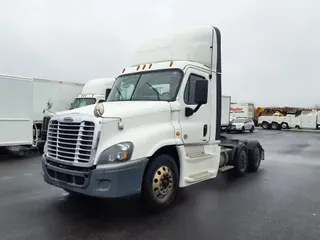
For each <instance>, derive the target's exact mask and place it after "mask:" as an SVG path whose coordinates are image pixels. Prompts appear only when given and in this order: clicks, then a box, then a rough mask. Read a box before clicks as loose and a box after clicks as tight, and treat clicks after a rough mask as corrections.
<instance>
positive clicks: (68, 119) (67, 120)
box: [63, 117, 73, 122]
mask: <svg viewBox="0 0 320 240" xmlns="http://www.w3.org/2000/svg"><path fill="white" fill-rule="evenodd" d="M63 121H66V122H73V119H72V118H71V117H65V118H64V119H63Z"/></svg>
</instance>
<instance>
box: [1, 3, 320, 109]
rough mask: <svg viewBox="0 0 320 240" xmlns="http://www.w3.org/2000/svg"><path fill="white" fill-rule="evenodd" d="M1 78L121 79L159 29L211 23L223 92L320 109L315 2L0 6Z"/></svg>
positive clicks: (319, 27) (319, 24)
mask: <svg viewBox="0 0 320 240" xmlns="http://www.w3.org/2000/svg"><path fill="white" fill-rule="evenodd" d="M0 11H1V14H0V57H1V58H0V73H5V74H13V75H20V76H30V77H40V78H48V79H57V80H66V81H76V82H86V81H87V80H89V79H92V78H98V77H116V76H117V75H118V74H119V73H120V71H121V70H122V68H123V67H125V66H126V65H128V64H129V62H130V58H131V56H132V54H133V51H134V49H135V47H136V46H138V45H139V44H141V43H143V42H145V41H147V40H149V39H150V38H152V37H154V36H159V35H160V34H161V32H162V31H164V30H166V29H168V28H172V27H177V26H188V25H203V24H205V25H207V24H209V25H214V26H217V27H218V28H220V31H221V34H222V57H223V59H222V64H223V77H222V80H223V94H224V95H230V96H231V97H232V100H233V101H251V102H254V103H255V104H256V105H260V106H270V105H281V106H284V105H290V106H292V105H295V106H313V105H315V104H320V94H319V92H320V14H319V13H320V2H319V1H317V0H288V1H285V0H242V1H239V0H226V1H215V0H210V1H209V0H197V1H191V0H171V1H170V0H162V1H150V0H130V1H129V0H118V1H107V0H87V1H84V0H20V1H19V0H0Z"/></svg>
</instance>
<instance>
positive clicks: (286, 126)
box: [281, 122, 289, 129]
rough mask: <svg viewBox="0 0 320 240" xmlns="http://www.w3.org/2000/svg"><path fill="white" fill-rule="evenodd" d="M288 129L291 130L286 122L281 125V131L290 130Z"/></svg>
mask: <svg viewBox="0 0 320 240" xmlns="http://www.w3.org/2000/svg"><path fill="white" fill-rule="evenodd" d="M288 128H289V126H288V123H285V122H283V123H281V129H288Z"/></svg>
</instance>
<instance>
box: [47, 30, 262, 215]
mask: <svg viewBox="0 0 320 240" xmlns="http://www.w3.org/2000/svg"><path fill="white" fill-rule="evenodd" d="M221 74H222V73H221V37H220V31H219V29H218V28H215V27H211V26H199V27H192V28H187V29H184V30H181V31H176V32H175V33H173V34H172V35H167V36H164V38H163V39H162V40H158V41H152V42H150V44H145V45H143V46H142V48H141V49H140V50H138V51H137V52H136V55H135V58H134V60H133V62H132V64H131V66H128V67H126V68H124V69H123V71H122V73H121V74H120V75H119V76H118V77H117V79H116V82H115V84H114V86H113V88H112V90H111V92H110V94H109V97H108V99H107V101H106V102H104V103H100V104H97V105H91V106H87V107H82V108H78V109H73V110H70V111H67V112H64V114H62V115H56V116H53V117H52V118H51V120H50V123H49V128H48V136H47V141H46V145H45V148H44V154H43V156H42V170H43V178H44V181H46V182H47V183H48V184H51V185H54V186H57V187H59V188H62V189H65V190H66V191H67V192H69V193H71V194H76V195H77V194H80V195H87V196H95V197H103V198H116V197H123V196H128V195H133V194H140V196H141V198H142V200H143V202H144V203H145V205H144V206H147V207H149V208H150V209H153V210H162V209H164V208H166V207H167V206H169V205H170V204H171V203H172V201H173V200H174V198H175V195H176V192H177V190H178V188H179V187H180V188H183V187H187V186H190V185H193V184H196V183H200V182H202V181H206V180H209V179H212V178H215V177H216V176H217V174H218V172H219V171H220V172H224V171H227V170H231V169H233V170H234V171H235V173H237V174H238V175H244V174H245V173H246V172H247V171H256V170H257V169H258V168H259V166H260V162H261V160H262V159H264V149H263V148H262V146H261V145H260V143H259V142H258V141H240V140H229V139H226V138H221V137H220V130H221V83H222V82H221ZM159 89H165V90H164V91H162V92H161V93H160V92H159Z"/></svg>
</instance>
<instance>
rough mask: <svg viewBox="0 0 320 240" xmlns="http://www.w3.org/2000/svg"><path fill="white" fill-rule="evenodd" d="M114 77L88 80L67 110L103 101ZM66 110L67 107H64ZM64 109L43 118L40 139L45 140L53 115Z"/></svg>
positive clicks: (61, 112)
mask: <svg viewBox="0 0 320 240" xmlns="http://www.w3.org/2000/svg"><path fill="white" fill-rule="evenodd" d="M114 81H115V78H96V79H91V80H89V81H88V82H87V83H86V84H85V85H84V86H83V89H82V91H81V94H79V95H78V96H77V97H76V98H75V99H74V101H73V102H72V103H71V107H70V108H69V110H72V109H75V108H79V107H85V106H88V105H91V104H97V103H101V102H104V101H105V100H106V98H107V97H108V95H109V93H110V91H111V88H112V85H113V83H114ZM64 110H67V109H64ZM64 112H65V111H60V112H56V113H54V112H51V113H50V114H48V115H46V116H45V117H44V118H43V121H42V122H43V124H42V129H41V139H42V140H46V138H47V130H48V123H49V121H50V119H51V117H52V116H53V115H59V114H63V113H64Z"/></svg>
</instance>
